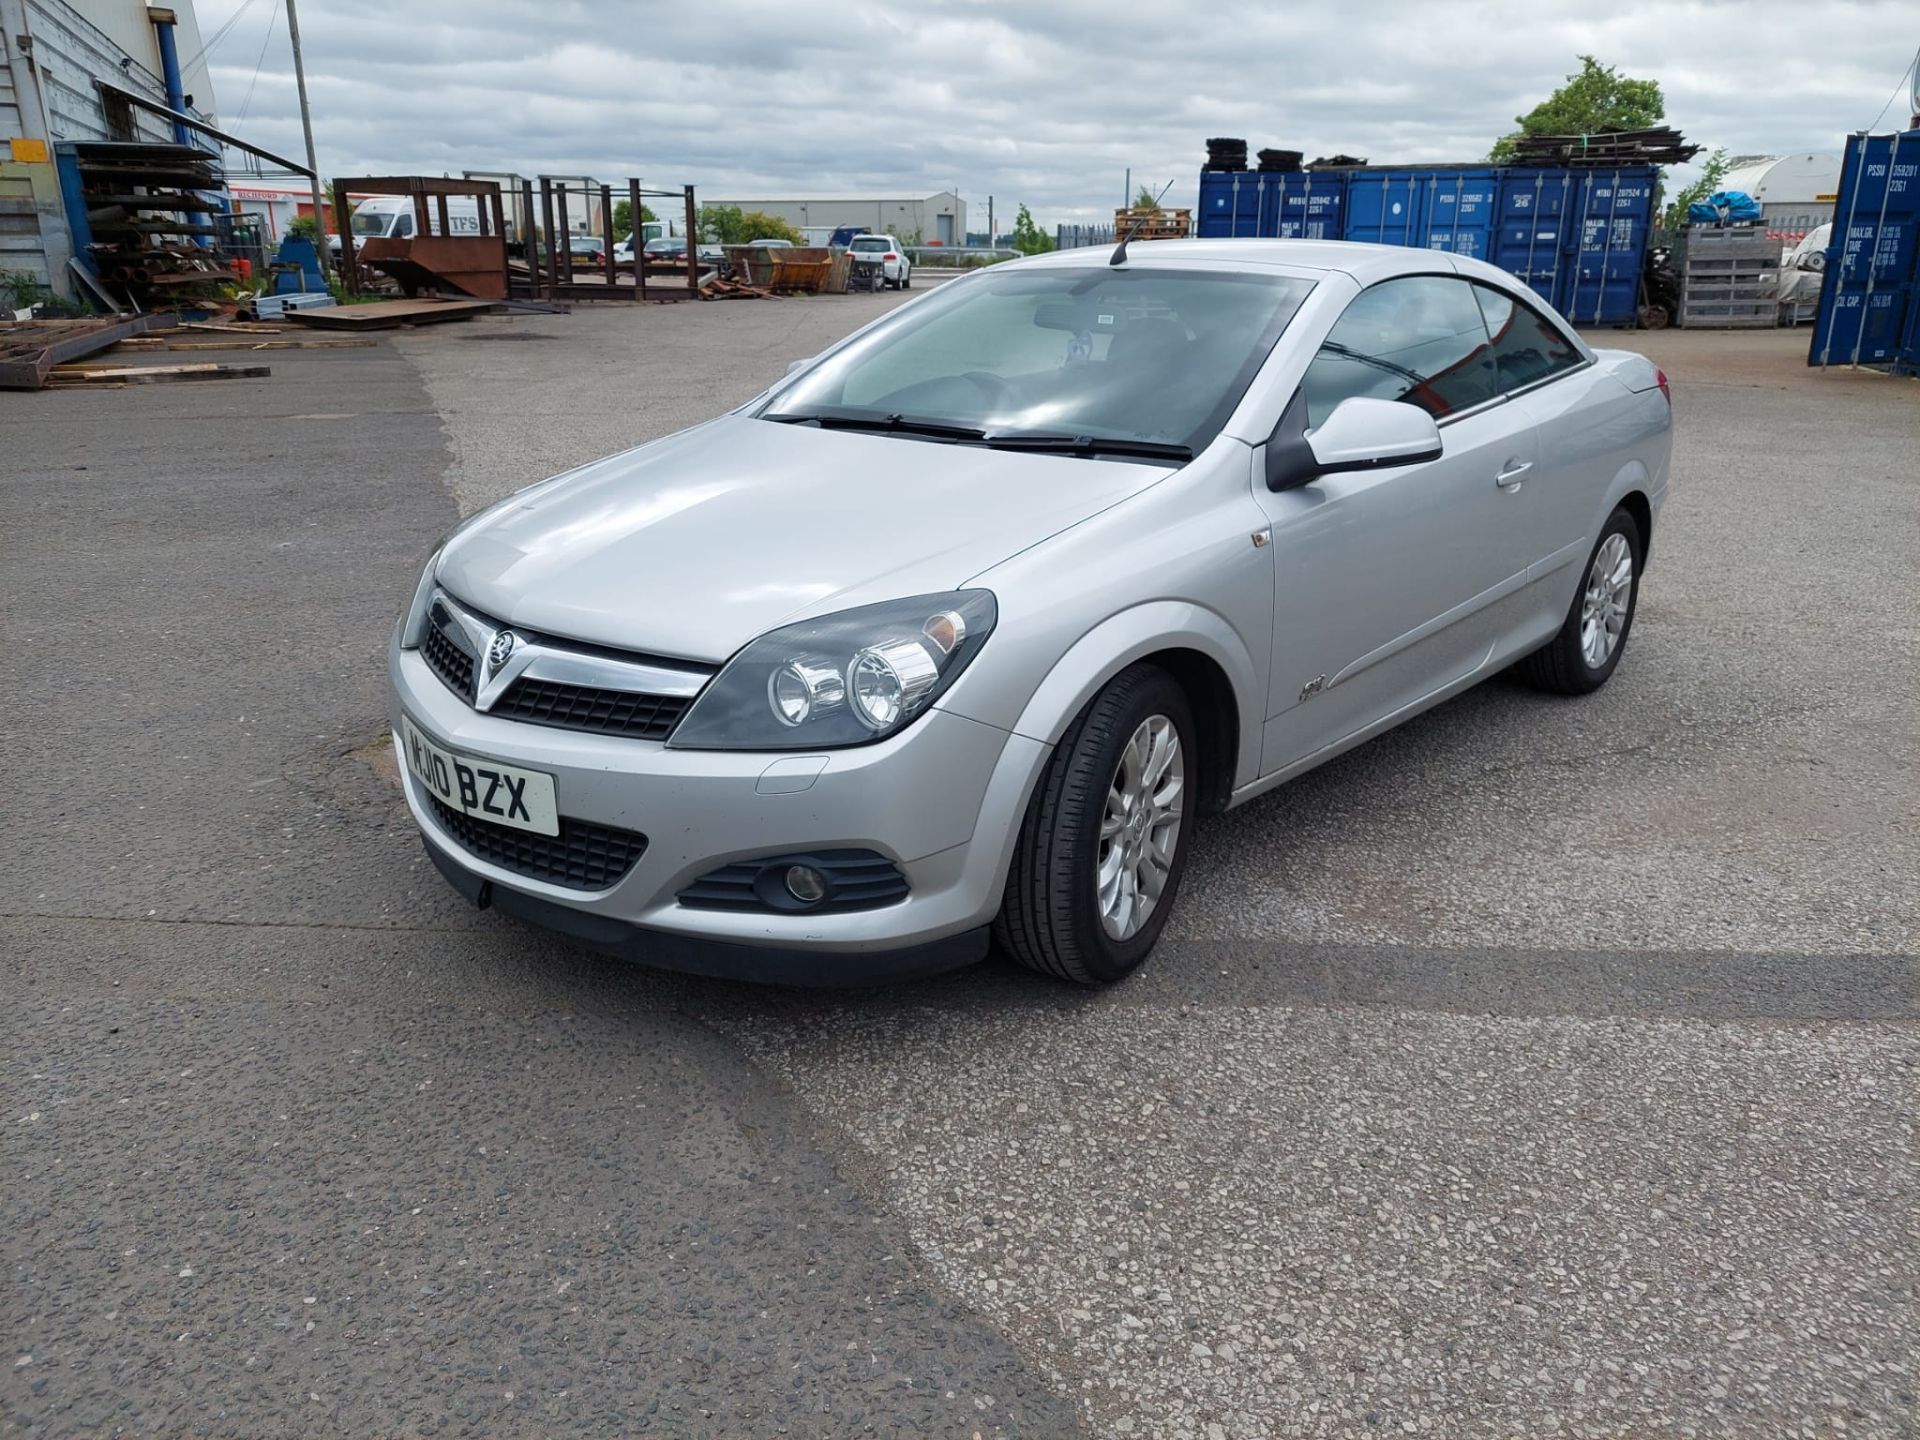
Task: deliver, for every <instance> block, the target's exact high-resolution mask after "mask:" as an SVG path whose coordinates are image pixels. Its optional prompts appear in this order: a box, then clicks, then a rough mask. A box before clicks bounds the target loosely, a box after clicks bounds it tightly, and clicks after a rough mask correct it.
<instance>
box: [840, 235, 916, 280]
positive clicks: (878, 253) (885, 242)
mask: <svg viewBox="0 0 1920 1440" xmlns="http://www.w3.org/2000/svg"><path fill="white" fill-rule="evenodd" d="M847 249H849V250H851V251H852V252H853V253H854V254H855V255H857V256H859V257H860V258H861V259H863V260H872V259H874V258H876V257H878V259H879V261H880V275H881V278H882V279H884V280H885V281H886V282H887V285H888V286H889V288H891V289H894V290H911V289H912V288H913V262H912V261H911V260H909V259H907V252H906V251H905V250H903V249H902V248H901V247H900V242H899V241H898V240H896V239H895V238H894V237H893V236H891V235H856V236H854V237H853V239H852V240H851V241H850V242H848V245H847Z"/></svg>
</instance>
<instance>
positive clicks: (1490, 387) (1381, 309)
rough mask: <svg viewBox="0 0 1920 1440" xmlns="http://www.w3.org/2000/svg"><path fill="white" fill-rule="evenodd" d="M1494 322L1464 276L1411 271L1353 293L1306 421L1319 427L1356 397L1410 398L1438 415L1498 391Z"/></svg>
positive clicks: (1309, 392)
mask: <svg viewBox="0 0 1920 1440" xmlns="http://www.w3.org/2000/svg"><path fill="white" fill-rule="evenodd" d="M1493 377H1494V366H1493V357H1492V354H1491V352H1490V351H1489V348H1488V345H1487V327H1486V324H1485V322H1484V321H1482V320H1481V318H1480V307H1479V306H1478V305H1477V304H1476V303H1475V302H1474V298H1473V288H1472V287H1471V286H1470V285H1468V284H1467V282H1466V281H1464V280H1454V279H1449V278H1447V277H1445V276H1440V275H1409V276H1406V277H1405V278H1403V279H1400V280H1385V281H1382V282H1381V283H1380V284H1378V285H1375V286H1372V287H1371V288H1369V289H1367V290H1364V291H1362V292H1361V293H1360V295H1359V296H1357V297H1356V298H1355V299H1354V302H1353V303H1352V304H1351V305H1349V306H1348V307H1347V309H1346V313H1345V314H1343V315H1342V316H1341V317H1340V319H1339V321H1338V322H1337V323H1336V324H1335V325H1334V327H1333V331H1332V333H1331V334H1329V335H1328V336H1327V339H1326V343H1325V344H1323V345H1322V346H1321V347H1320V353H1319V354H1318V355H1316V356H1315V357H1314V359H1313V363H1312V364H1311V365H1309V366H1308V367H1307V373H1306V376H1305V378H1304V379H1303V380H1302V381H1301V388H1302V389H1303V390H1304V391H1305V392H1306V396H1307V423H1308V424H1309V425H1318V424H1320V423H1321V422H1322V421H1324V420H1325V419H1326V418H1327V416H1329V415H1331V414H1332V413H1333V408H1334V406H1336V405H1338V404H1339V403H1340V402H1341V401H1342V400H1348V399H1351V398H1352V397H1354V396H1356V395H1363V396H1368V397H1370V398H1373V399H1376V400H1404V401H1406V402H1407V403H1408V404H1411V405H1418V406H1419V407H1420V408H1421V409H1422V410H1425V411H1426V412H1427V413H1428V414H1429V415H1431V416H1433V417H1434V418H1435V419H1436V420H1438V419H1444V418H1445V417H1446V416H1448V415H1451V414H1453V413H1454V412H1455V411H1458V410H1465V409H1468V408H1470V407H1472V406H1474V405H1478V404H1480V403H1482V402H1483V401H1486V400H1491V399H1492V398H1493V397H1494V396H1495V395H1496V394H1497V393H1498V392H1497V391H1496V390H1495V388H1494V383H1493Z"/></svg>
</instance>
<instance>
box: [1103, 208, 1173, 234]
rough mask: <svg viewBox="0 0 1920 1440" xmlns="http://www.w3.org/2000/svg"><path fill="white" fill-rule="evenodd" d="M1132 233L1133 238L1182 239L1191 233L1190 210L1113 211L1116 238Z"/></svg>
mask: <svg viewBox="0 0 1920 1440" xmlns="http://www.w3.org/2000/svg"><path fill="white" fill-rule="evenodd" d="M1129 232H1131V233H1132V237H1133V238H1134V239H1135V240H1184V239H1186V238H1187V236H1189V235H1191V234H1192V233H1193V212H1192V211H1191V210H1164V209H1163V210H1130V209H1121V210H1115V211H1114V212H1113V233H1114V238H1115V239H1118V238H1119V237H1120V236H1122V235H1126V234H1128V233H1129Z"/></svg>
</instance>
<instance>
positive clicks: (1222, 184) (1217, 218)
mask: <svg viewBox="0 0 1920 1440" xmlns="http://www.w3.org/2000/svg"><path fill="white" fill-rule="evenodd" d="M1264 179H1266V177H1265V176H1264V175H1260V174H1258V173H1256V172H1254V171H1250V170H1202V171H1201V172H1200V214H1199V218H1198V219H1197V220H1196V222H1195V224H1194V233H1195V234H1196V235H1198V236H1199V237H1200V238H1201V239H1202V240H1229V239H1239V238H1243V237H1249V236H1251V237H1256V238H1259V237H1260V189H1261V186H1260V182H1261V181H1262V180H1264ZM1264 238H1269V239H1270V238H1272V237H1271V236H1268V237H1264Z"/></svg>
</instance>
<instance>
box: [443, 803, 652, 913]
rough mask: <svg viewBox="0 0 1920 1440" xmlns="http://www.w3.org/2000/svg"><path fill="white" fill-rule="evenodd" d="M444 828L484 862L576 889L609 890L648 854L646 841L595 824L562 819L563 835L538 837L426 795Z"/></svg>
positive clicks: (634, 835)
mask: <svg viewBox="0 0 1920 1440" xmlns="http://www.w3.org/2000/svg"><path fill="white" fill-rule="evenodd" d="M427 803H428V804H430V805H432V806H433V815H434V818H435V819H436V820H438V821H439V822H440V828H441V829H443V830H445V831H446V832H447V833H448V834H449V835H451V836H453V838H454V839H456V840H458V841H459V842H460V844H461V845H462V846H463V847H464V848H465V849H467V850H468V851H470V852H471V853H472V854H474V855H477V856H479V857H480V858H481V859H482V860H485V861H488V862H489V863H491V864H494V865H498V866H499V867H500V868H501V869H502V870H511V871H513V872H514V873H515V874H516V875H530V876H532V877H533V878H534V879H536V880H545V881H547V882H548V883H549V884H553V885H565V886H567V887H568V888H569V889H573V890H605V889H606V888H607V887H608V886H610V885H613V884H615V883H617V882H618V881H619V880H620V879H621V878H622V877H624V876H625V875H626V873H627V872H628V871H629V870H631V869H632V868H633V866H634V862H635V861H637V860H638V859H639V858H640V857H641V855H643V854H644V853H646V848H647V837H646V836H644V835H640V834H637V833H635V832H634V831H632V830H618V829H615V828H614V827H613V826H611V825H596V824H594V823H593V822H592V821H591V820H573V819H569V818H567V817H565V816H562V817H561V820H560V833H559V834H558V835H536V834H534V833H533V832H532V831H531V830H515V829H513V828H512V827H511V826H507V825H495V824H493V823H492V822H491V821H488V820H476V819H475V818H474V817H473V816H471V815H468V814H466V813H465V812H464V811H460V810H456V809H454V808H453V807H452V806H451V805H448V804H447V803H446V802H445V801H443V800H441V799H439V798H438V797H437V796H434V795H429V796H427Z"/></svg>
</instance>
